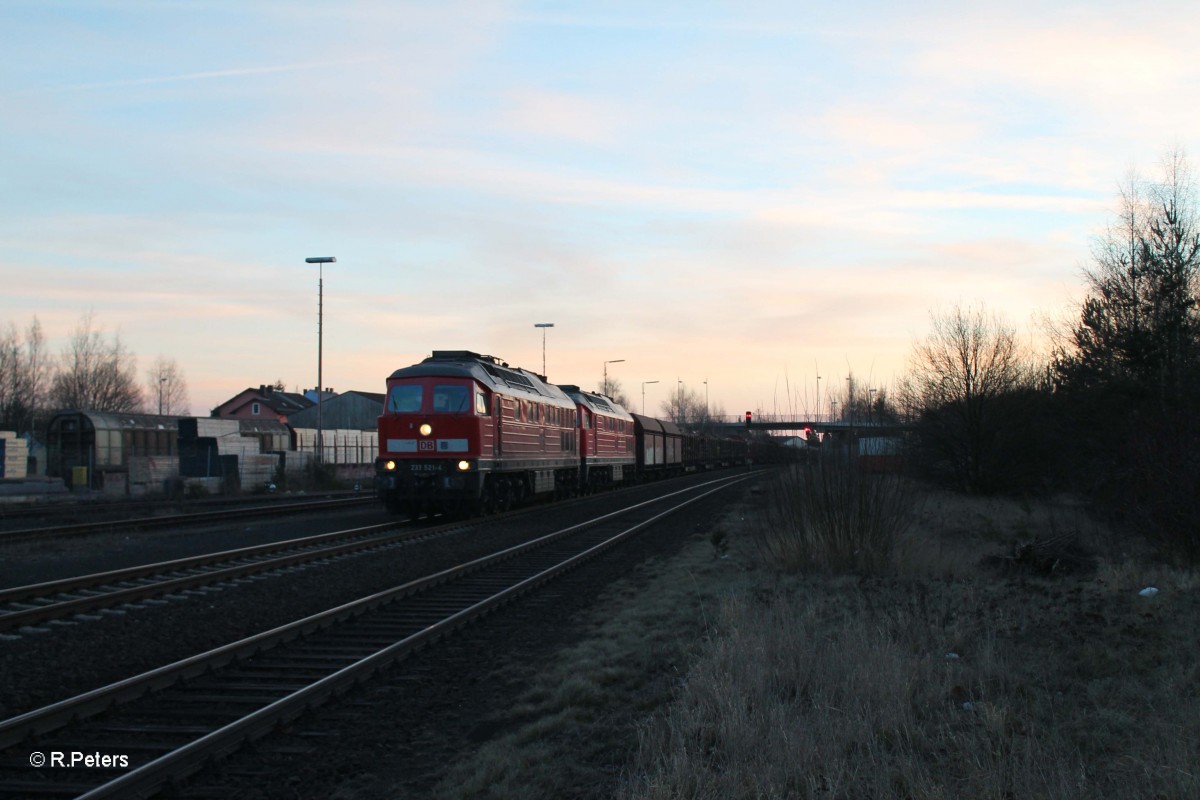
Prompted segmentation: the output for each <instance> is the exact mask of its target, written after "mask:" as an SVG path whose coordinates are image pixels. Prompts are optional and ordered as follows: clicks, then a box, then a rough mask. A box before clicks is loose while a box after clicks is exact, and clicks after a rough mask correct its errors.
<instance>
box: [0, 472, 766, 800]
mask: <svg viewBox="0 0 1200 800" xmlns="http://www.w3.org/2000/svg"><path fill="white" fill-rule="evenodd" d="M750 476H751V474H745V473H743V474H740V475H737V476H732V477H723V478H720V479H717V480H712V481H707V482H705V483H703V484H700V485H699V486H693V487H689V488H687V489H682V490H679V491H677V492H673V493H671V494H668V495H665V496H663V497H661V498H656V499H654V500H649V501H645V502H642V503H638V504H635V505H633V506H630V507H628V508H625V509H622V510H620V511H616V512H612V513H609V514H606V515H603V516H601V517H597V518H595V519H592V520H589V521H586V522H583V523H580V524H576V525H572V526H570V527H567V528H563V529H561V530H559V531H556V532H554V533H551V534H548V535H545V536H542V537H540V538H538V539H536V540H533V541H530V542H527V543H525V544H522V545H519V546H516V547H511V548H508V549H505V550H502V551H500V552H497V553H493V554H491V555H489V556H486V557H483V558H479V559H476V560H473V561H471V562H468V563H465V564H461V565H459V566H456V567H453V568H451V569H447V570H443V571H442V572H439V573H437V574H434V575H430V576H427V577H424V578H421V579H418V580H415V581H411V582H409V583H406V584H404V585H402V586H398V587H395V588H392V589H389V590H386V591H382V592H377V593H375V594H372V595H370V596H368V597H364V598H362V599H360V600H357V601H354V602H351V603H346V604H343V605H341V606H338V607H336V608H333V609H330V610H328V611H325V612H322V613H320V614H315V615H312V616H309V617H306V618H304V619H301V620H297V621H295V622H292V623H289V624H287V625H283V626H280V627H278V628H275V629H273V630H270V631H266V632H264V633H261V634H258V635H255V636H252V637H249V638H246V639H242V640H240V641H238V642H233V643H231V644H227V645H224V646H222V647H219V648H216V649H214V650H210V651H208V652H205V653H201V654H199V655H196V656H193V657H191V658H187V659H184V660H182V661H179V662H176V663H174V664H170V665H167V666H164V667H160V668H158V669H155V670H151V671H149V672H146V673H143V674H141V675H138V676H136V677H133V678H129V679H126V680H123V681H120V682H118V683H115V684H112V685H110V686H106V687H103V688H101V689H96V690H94V691H91V692H87V693H85V694H82V695H79V696H77V697H74V698H70V699H68V700H63V701H61V702H58V703H54V704H52V705H50V706H47V707H45V708H42V709H38V710H35V711H31V712H29V713H26V714H22V715H20V716H17V717H14V718H12V719H9V720H5V721H3V722H0V797H23V798H25V797H80V798H101V797H121V798H126V797H148V796H151V795H152V794H154V793H155V792H156V791H157V790H158V789H159V788H160V787H161V786H163V785H164V784H168V783H170V782H173V781H177V780H179V779H180V778H182V777H183V776H186V775H188V774H191V773H192V772H195V771H196V770H198V769H200V768H201V767H202V766H203V765H204V764H205V763H207V762H208V761H209V760H210V759H212V758H214V757H219V756H220V755H223V754H227V753H229V752H232V751H233V750H234V749H236V748H238V747H240V746H241V745H242V744H243V743H244V742H246V741H248V740H252V739H256V738H258V737H261V736H263V735H265V734H266V733H268V732H269V731H270V730H271V729H272V728H273V727H275V726H276V725H278V724H280V723H281V722H283V721H286V720H288V719H291V718H293V717H295V716H297V715H299V714H301V713H303V712H304V711H305V710H307V709H309V708H312V707H313V706H315V705H318V704H320V703H322V702H324V701H325V700H327V699H328V698H330V697H332V696H335V695H337V694H339V693H342V692H344V691H346V690H347V689H348V688H349V687H350V686H352V685H353V684H355V683H357V682H361V681H363V680H365V679H367V678H368V677H369V676H371V675H372V674H374V673H375V672H376V671H378V670H380V669H382V668H384V667H386V666H388V665H390V664H391V663H393V662H395V661H397V660H399V659H402V658H404V657H405V656H407V655H408V654H410V653H412V652H414V651H415V650H418V649H420V648H422V647H425V646H427V645H428V644H430V643H431V642H434V641H436V640H438V639H440V638H442V637H444V636H446V635H448V634H449V633H451V632H452V631H454V630H455V629H457V628H459V627H460V626H462V625H465V624H467V623H468V622H469V621H471V620H472V619H475V618H477V617H479V616H482V615H484V614H486V613H488V612H489V611H491V610H493V609H495V608H497V607H498V606H500V605H502V604H504V603H507V602H510V601H512V600H513V599H515V598H516V597H518V596H520V595H522V594H524V593H527V592H530V591H534V590H536V589H537V588H538V587H540V586H542V585H543V584H545V583H547V582H548V581H551V580H553V578H555V577H556V576H558V575H560V574H562V573H563V572H565V571H567V570H569V569H572V568H574V567H576V566H578V565H579V564H581V563H583V562H585V561H586V560H588V559H590V558H592V557H594V556H596V555H599V554H600V553H602V552H604V551H606V550H607V549H609V548H611V547H613V546H616V545H617V544H619V543H620V542H622V541H624V540H625V539H627V538H628V537H630V536H633V535H634V534H636V533H637V532H639V531H640V530H642V529H643V528H645V527H646V526H648V525H651V524H653V523H654V522H655V521H657V520H659V519H661V518H662V517H664V516H666V515H668V514H670V513H672V512H674V511H677V510H679V509H681V508H683V507H684V506H686V505H689V504H691V503H693V502H695V501H697V500H699V499H701V498H703V497H705V496H707V495H708V494H711V493H713V492H716V491H719V490H721V489H723V488H725V487H727V486H729V485H731V484H733V483H736V482H738V481H741V480H745V479H746V478H748V477H750ZM88 757H92V764H91V765H90V766H88V765H85V764H83V763H77V764H76V765H75V766H74V767H73V768H72V767H68V766H65V764H68V763H70V762H71V760H74V759H78V760H86V759H87V758H88ZM106 758H107V761H105V759H106ZM31 764H32V765H33V766H30V765H31Z"/></svg>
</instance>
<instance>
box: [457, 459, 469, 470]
mask: <svg viewBox="0 0 1200 800" xmlns="http://www.w3.org/2000/svg"><path fill="white" fill-rule="evenodd" d="M458 468H459V470H460V471H462V472H466V471H467V470H469V469H470V468H471V462H470V461H460V462H458Z"/></svg>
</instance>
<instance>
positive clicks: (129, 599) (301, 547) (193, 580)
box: [0, 521, 444, 630]
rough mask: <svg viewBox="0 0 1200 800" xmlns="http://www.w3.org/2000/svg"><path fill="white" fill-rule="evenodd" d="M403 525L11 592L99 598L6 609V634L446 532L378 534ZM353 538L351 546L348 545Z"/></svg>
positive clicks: (0, 621)
mask: <svg viewBox="0 0 1200 800" xmlns="http://www.w3.org/2000/svg"><path fill="white" fill-rule="evenodd" d="M402 524H403V523H402V522H399V521H397V522H388V523H383V524H380V525H369V526H366V527H363V528H352V529H350V530H346V531H335V532H333V533H324V534H320V535H317V536H310V537H301V538H298V539H288V540H285V541H282V542H274V543H270V544H263V545H253V546H250V547H243V548H238V549H236V550H226V551H223V552H220V553H208V554H205V555H201V556H189V557H186V558H177V559H174V560H171V561H163V562H160V563H157V564H143V565H138V566H135V567H126V568H125V569H119V570H113V571H111V572H97V573H93V574H91V575H83V576H80V577H75V578H63V579H61V580H57V581H48V582H46V583H38V584H30V585H28V586H18V587H15V588H13V589H5V590H3V591H0V602H6V603H10V604H12V603H20V602H22V601H25V600H32V599H42V598H51V597H53V596H54V595H64V594H65V595H68V596H69V595H71V594H72V593H75V592H82V591H96V592H98V593H96V594H87V595H84V596H83V597H69V599H65V600H60V601H57V602H51V603H47V604H45V605H37V606H33V607H30V608H23V609H18V610H15V611H8V612H5V611H4V610H2V609H0V630H11V629H13V628H19V627H23V626H27V625H37V624H38V623H41V622H46V621H49V620H54V619H62V618H64V617H69V616H72V615H74V614H82V613H86V612H88V611H95V610H97V609H102V608H112V607H113V606H117V605H122V604H125V603H133V602H137V601H138V600H145V599H147V598H152V597H159V596H161V595H164V594H171V593H172V592H179V591H183V590H185V589H194V588H196V587H199V586H208V585H211V584H214V583H221V582H223V581H229V580H233V579H235V578H243V577H246V576H248V575H254V574H257V573H260V572H269V571H271V570H275V569H283V568H285V567H290V566H295V565H297V564H303V563H306V562H310V561H319V560H321V559H325V558H332V557H334V556H338V555H344V554H347V553H352V552H356V551H359V550H369V549H374V548H376V547H383V546H387V545H390V544H394V543H396V542H401V541H407V540H410V539H417V538H424V537H427V536H430V535H436V534H438V533H441V532H444V529H443V528H439V529H420V530H414V531H404V532H401V533H397V534H394V535H391V536H375V535H374V534H377V533H383V532H385V531H388V530H394V529H395V528H397V527H399V526H400V525H402ZM348 539H349V540H351V541H346V540H348ZM339 542H340V544H339ZM269 553H282V554H284V555H279V556H276V557H274V558H262V559H259V560H255V561H249V562H244V563H240V564H233V565H231V566H228V567H224V568H214V569H208V567H213V566H215V565H217V564H221V563H224V562H230V561H237V560H240V559H246V558H258V557H259V556H263V555H267V554H269ZM193 569H195V570H201V571H198V572H195V573H193V574H190V575H183V576H178V577H175V576H171V577H167V578H165V579H164V580H158V581H153V582H148V583H142V584H138V585H136V586H129V587H119V588H116V589H113V590H111V591H106V590H105V587H106V586H112V585H113V584H119V583H123V582H128V581H131V580H139V579H142V578H147V577H151V576H155V575H163V574H166V573H178V572H179V571H181V570H193Z"/></svg>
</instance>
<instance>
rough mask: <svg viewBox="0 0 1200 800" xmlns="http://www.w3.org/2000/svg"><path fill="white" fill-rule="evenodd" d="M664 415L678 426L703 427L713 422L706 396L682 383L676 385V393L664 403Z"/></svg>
mask: <svg viewBox="0 0 1200 800" xmlns="http://www.w3.org/2000/svg"><path fill="white" fill-rule="evenodd" d="M662 413H663V416H665V417H667V418H668V419H670V420H671V421H672V422H674V423H675V424H677V425H691V426H701V425H706V424H708V423H709V422H711V421H712V416H711V415H710V413H709V408H708V403H707V401H706V400H705V399H704V394H703V393H701V392H699V391H696V390H693V389H688V388H687V384H685V383H683V382H682V381H680V382H677V383H676V384H675V391H674V392H672V393H671V394H670V395H669V396H668V397H667V399H666V400H664V401H663V404H662Z"/></svg>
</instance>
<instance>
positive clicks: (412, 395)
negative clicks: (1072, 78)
mask: <svg viewBox="0 0 1200 800" xmlns="http://www.w3.org/2000/svg"><path fill="white" fill-rule="evenodd" d="M387 408H388V411H395V412H398V413H401V414H411V413H413V412H416V411H420V410H421V385H420V384H417V383H400V384H396V385H395V386H393V387H392V388H391V389H390V390H389V391H388V406H387Z"/></svg>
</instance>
